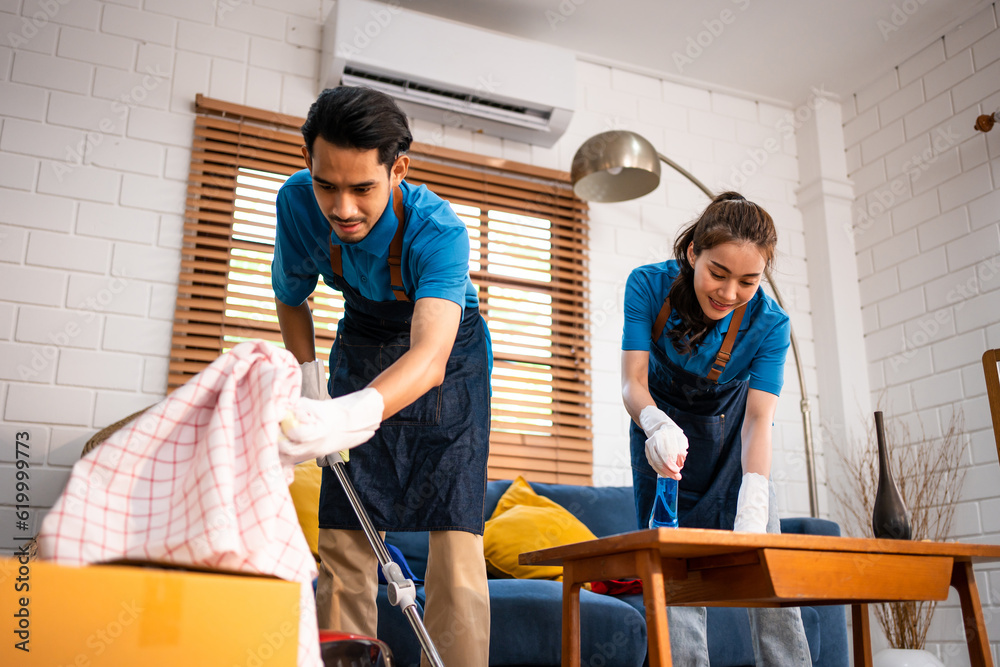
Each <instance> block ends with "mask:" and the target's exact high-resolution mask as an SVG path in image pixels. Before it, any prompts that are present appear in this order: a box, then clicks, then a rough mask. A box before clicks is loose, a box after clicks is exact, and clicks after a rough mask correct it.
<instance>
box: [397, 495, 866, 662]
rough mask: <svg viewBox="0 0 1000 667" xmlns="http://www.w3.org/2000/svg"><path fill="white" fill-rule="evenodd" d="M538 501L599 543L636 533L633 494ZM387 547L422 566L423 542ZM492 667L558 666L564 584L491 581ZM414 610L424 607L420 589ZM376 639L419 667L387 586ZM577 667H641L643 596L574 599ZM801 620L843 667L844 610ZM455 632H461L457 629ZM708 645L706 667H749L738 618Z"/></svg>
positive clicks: (816, 649)
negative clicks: (550, 503) (566, 514)
mask: <svg viewBox="0 0 1000 667" xmlns="http://www.w3.org/2000/svg"><path fill="white" fill-rule="evenodd" d="M509 485H510V482H509V481H496V482H489V483H488V484H487V488H486V516H487V517H488V516H489V515H490V514H492V513H493V509H494V508H495V507H496V504H497V501H498V500H499V499H500V496H501V495H502V494H503V492H504V491H506V490H507V487H508V486H509ZM532 487H533V488H534V489H535V491H536V492H537V493H538V494H539V495H542V496H546V497H548V498H551V499H552V500H554V501H555V502H557V503H559V504H560V505H562V506H563V507H565V508H566V509H568V510H569V511H570V512H572V513H573V514H574V515H575V516H576V517H577V518H579V519H580V520H581V521H582V522H583V523H584V524H585V525H586V526H587V527H588V528H590V530H591V531H592V532H593V533H594V534H595V535H597V536H598V537H607V536H608V535H616V534H618V533H624V532H629V531H631V530H634V529H635V505H634V502H633V499H632V488H631V487H590V486H573V485H565V484H532ZM781 529H782V531H783V532H787V533H809V534H816V535H839V534H840V529H839V527H838V526H837V524H835V523H833V522H832V521H826V520H823V519H810V518H797V519H782V521H781ZM386 542H387V543H389V544H391V545H393V546H395V547H397V548H398V549H399V550H400V551H401V552H402V554H403V555H404V557H405V558H406V561H407V563H408V564H409V566H410V567H411V568H412V570H413V572H414V574H415V575H416V576H417V577H420V578H422V577H423V576H424V569H425V567H426V563H427V533H405V532H390V533H388V534H387V535H386ZM489 587H490V614H491V620H490V665H496V666H500V665H509V666H518V667H550V666H551V667H558V666H559V665H560V661H561V642H560V636H561V634H560V633H561V627H562V626H561V621H562V584H561V583H560V582H557V581H542V580H528V579H491V580H490V582H489ZM418 591H419V592H418V601H419V602H420V603H421V604H422V603H423V600H424V596H423V588H422V587H420V586H418ZM378 606H379V624H378V636H379V639H382V640H383V641H385V642H386V643H387V644H389V646H390V647H391V648H392V650H393V653H394V654H395V656H396V660H397V661H398V662H399V664H400V665H401V666H402V667H407V666H413V667H416V666H417V665H419V661H420V646H419V644H418V643H417V640H416V637H414V635H413V632H412V630H411V629H410V627H409V624H408V623H407V621H406V619H405V618H404V616H403V614H402V613H401V612H400V611H399V610H398V609H395V608H393V607H392V606H390V605H389V602H388V599H387V598H386V594H385V586H381V587H380V590H379V598H378ZM580 617H581V618H580V634H581V637H582V638H583V639H582V645H581V652H582V661H581V663H582V664H583V665H602V666H605V667H616V666H617V667H642V665H643V664H644V663H645V658H646V621H645V614H644V607H643V604H642V595H626V596H621V597H614V596H609V595H598V594H596V593H591V592H589V591H581V592H580ZM802 621H803V625H804V626H805V630H806V637H807V639H808V641H809V649H810V652H811V654H812V655H811V657H812V662H813V665H814V667H847V665H848V642H847V621H846V616H845V610H844V607H842V606H826V607H803V608H802ZM456 630H457V631H460V628H456ZM708 643H709V657H710V660H711V663H712V667H749V666H750V665H753V664H754V658H753V649H752V646H751V639H750V623H749V620H748V619H747V614H746V611H745V610H744V609H738V608H726V607H714V608H710V609H709V610H708Z"/></svg>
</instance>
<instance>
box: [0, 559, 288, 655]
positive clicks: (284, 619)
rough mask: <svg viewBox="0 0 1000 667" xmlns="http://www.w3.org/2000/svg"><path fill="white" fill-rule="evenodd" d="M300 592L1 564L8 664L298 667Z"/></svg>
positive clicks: (155, 573) (191, 577) (273, 585)
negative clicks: (296, 665)
mask: <svg viewBox="0 0 1000 667" xmlns="http://www.w3.org/2000/svg"><path fill="white" fill-rule="evenodd" d="M300 592H301V586H300V585H299V584H297V583H294V582H290V581H283V580H281V579H273V578H269V577H255V576H242V575H233V574H218V573H207V572H190V571H180V570H165V569H159V568H153V567H137V566H131V565H93V566H89V567H82V568H73V567H62V566H59V565H54V564H52V563H46V562H40V561H26V560H25V562H20V561H19V560H18V559H17V558H13V559H0V619H2V620H0V638H2V644H0V665H12V666H14V665H16V666H18V667H20V666H22V665H23V666H25V667H29V666H33V665H38V667H69V666H70V665H72V666H73V667H96V666H100V665H108V666H111V665H114V666H115V667H120V666H124V665H129V666H131V665H136V666H137V665H142V666H143V667H155V666H159V665H164V666H167V665H169V666H170V667H195V666H197V665H211V666H212V667H235V666H237V665H239V666H241V667H263V666H264V665H266V666H267V667H284V666H288V667H293V666H294V665H295V664H296V658H297V655H298V636H299V595H300ZM24 641H27V643H26V644H22V643H21V642H24ZM19 646H20V647H23V648H27V649H29V650H28V651H24V650H21V648H19Z"/></svg>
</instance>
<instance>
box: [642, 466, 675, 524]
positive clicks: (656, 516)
mask: <svg viewBox="0 0 1000 667" xmlns="http://www.w3.org/2000/svg"><path fill="white" fill-rule="evenodd" d="M649 527H650V528H677V480H676V479H671V478H669V477H659V476H657V478H656V497H655V498H654V499H653V511H652V512H651V513H650V515H649Z"/></svg>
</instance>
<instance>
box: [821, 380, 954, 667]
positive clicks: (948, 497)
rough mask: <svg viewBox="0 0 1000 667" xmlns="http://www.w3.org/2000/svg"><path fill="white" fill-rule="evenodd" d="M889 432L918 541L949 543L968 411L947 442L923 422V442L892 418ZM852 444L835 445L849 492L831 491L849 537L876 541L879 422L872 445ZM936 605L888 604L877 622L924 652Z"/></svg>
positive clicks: (896, 641) (892, 637) (891, 637)
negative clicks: (929, 432) (930, 433)
mask: <svg viewBox="0 0 1000 667" xmlns="http://www.w3.org/2000/svg"><path fill="white" fill-rule="evenodd" d="M879 403H880V404H881V403H882V401H881V400H880V401H879ZM885 428H886V434H885V436H886V445H887V449H888V451H889V462H890V467H891V469H892V472H893V476H894V477H895V479H896V485H897V486H898V487H899V492H900V495H902V496H903V502H904V503H906V508H907V509H908V510H909V512H910V528H911V535H912V539H914V540H932V541H935V542H940V541H943V540H945V539H946V538H947V537H948V534H949V531H950V530H951V523H952V520H953V519H954V517H955V503H956V502H957V501H958V498H959V496H960V494H961V492H962V484H963V483H964V482H965V473H966V468H964V467H962V461H963V458H964V456H965V452H966V449H967V448H968V444H969V443H968V437H967V436H966V435H965V434H964V433H963V431H964V428H965V419H964V416H963V414H962V411H961V410H958V411H956V412H953V413H952V415H951V420H950V422H949V424H948V428H947V430H946V431H945V433H944V435H943V436H942V437H941V438H930V437H928V436H927V433H926V430H925V429H924V426H923V423H920V426H919V432H918V433H917V434H916V435H917V437H912V436H911V433H910V427H909V426H908V425H907V424H906V423H904V422H901V421H898V420H897V421H891V420H889V419H888V418H887V419H886V421H885ZM828 440H830V439H829V438H828ZM852 444H854V445H855V446H853V447H851V448H850V449H848V448H847V447H844V446H842V444H838V443H836V442H834V443H833V448H834V450H835V451H836V452H837V454H838V455H839V456H840V458H841V459H842V460H843V461H844V467H845V470H846V471H847V474H846V475H845V478H846V483H845V485H844V486H843V487H841V488H832V487H831V489H830V490H831V493H832V494H833V497H834V499H835V500H836V502H837V504H838V505H839V506H840V508H841V512H842V513H843V517H844V520H843V524H844V527H845V529H846V532H847V534H849V535H853V536H855V537H870V536H871V535H872V511H873V507H874V504H875V493H876V491H877V490H878V477H879V469H878V445H877V441H876V438H875V427H874V420H872V423H871V424H870V425H869V428H868V433H867V440H866V442H864V443H860V446H858V443H852ZM851 471H853V474H851ZM936 606H937V603H936V602H928V601H922V602H889V603H883V604H879V605H875V619H876V620H877V621H878V624H879V626H880V627H881V628H882V631H883V632H884V633H885V636H886V639H888V641H889V645H890V646H892V647H893V648H907V649H922V648H923V647H924V642H925V640H926V638H927V630H928V629H929V628H930V624H931V617H932V616H933V615H934V609H935V607H936Z"/></svg>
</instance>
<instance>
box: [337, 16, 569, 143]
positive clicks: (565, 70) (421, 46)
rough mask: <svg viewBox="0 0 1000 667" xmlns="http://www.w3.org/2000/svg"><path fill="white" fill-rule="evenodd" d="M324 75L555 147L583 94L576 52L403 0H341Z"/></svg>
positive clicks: (429, 114)
mask: <svg viewBox="0 0 1000 667" xmlns="http://www.w3.org/2000/svg"><path fill="white" fill-rule="evenodd" d="M539 18H540V19H541V17H539ZM320 76H321V78H320V83H321V84H322V87H324V88H332V87H336V86H340V85H344V86H368V87H370V88H376V89H378V90H381V91H383V92H385V93H388V94H389V95H391V96H392V97H393V98H395V100H396V102H397V103H398V104H399V105H400V107H401V108H402V109H403V111H405V112H406V113H407V114H408V115H409V116H411V117H413V118H421V119H423V120H428V121H431V122H433V123H439V124H441V125H444V126H446V127H455V128H464V129H468V130H472V131H474V132H483V133H484V134H489V135H493V136H497V137H504V138H507V139H514V140H517V141H523V142H526V143H530V144H535V145H538V146H545V147H551V146H552V145H553V144H555V143H556V141H558V139H559V137H561V136H562V134H563V132H565V131H566V127H567V126H568V125H569V121H570V118H572V116H573V108H574V106H575V101H576V57H575V56H574V55H573V54H572V53H571V52H569V51H567V50H565V49H560V48H557V47H553V46H549V45H546V44H541V43H539V42H532V41H528V40H523V39H518V38H515V37H509V36H506V35H501V34H499V33H495V32H489V31H486V30H481V29H479V28H473V27H470V26H468V25H465V24H462V23H456V22H454V21H449V20H446V19H441V18H436V17H433V16H429V15H427V14H421V13H418V12H414V11H410V10H406V9H402V8H401V7H400V6H399V0H391V1H390V2H388V3H381V2H369V1H368V0H338V2H337V4H336V6H335V7H334V9H333V10H332V11H331V12H330V15H329V18H328V19H327V21H326V25H325V27H324V34H323V55H322V68H321V75H320Z"/></svg>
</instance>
